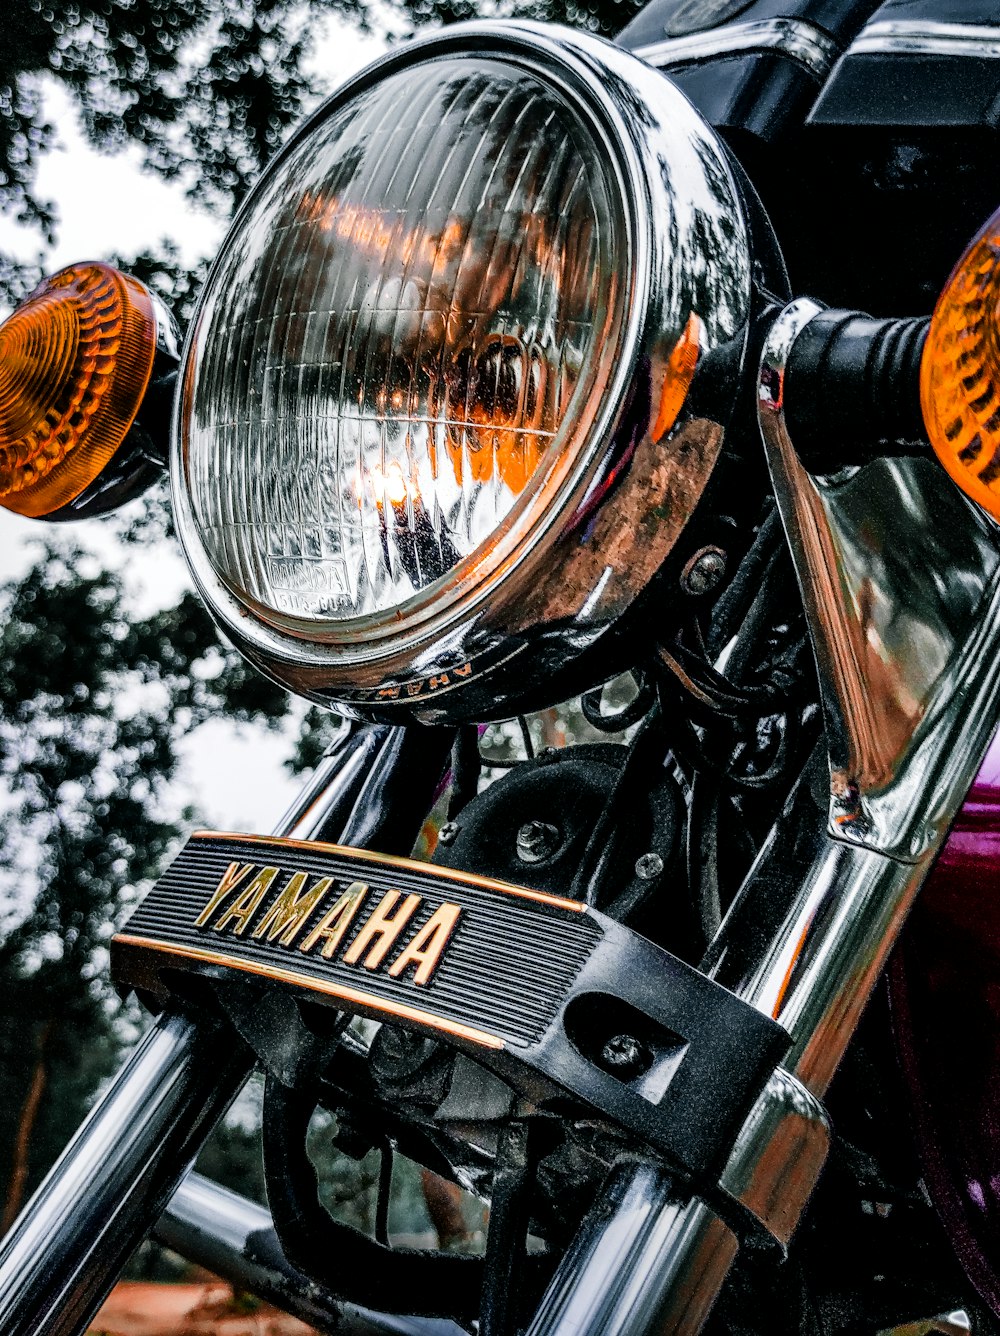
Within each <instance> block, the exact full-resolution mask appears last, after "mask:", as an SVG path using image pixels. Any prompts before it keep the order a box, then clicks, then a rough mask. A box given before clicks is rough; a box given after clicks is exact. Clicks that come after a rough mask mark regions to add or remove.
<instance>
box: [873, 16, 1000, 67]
mask: <svg viewBox="0 0 1000 1336" xmlns="http://www.w3.org/2000/svg"><path fill="white" fill-rule="evenodd" d="M847 54H848V55H849V56H864V55H883V56H884V55H907V56H979V57H981V58H982V59H984V60H1000V28H996V27H987V26H986V25H985V24H978V23H936V22H934V21H933V20H931V19H905V20H904V19H896V20H884V21H883V22H881V23H870V24H869V25H868V27H867V28H865V29H863V30H862V32H861V33H860V34H859V35H858V36H857V37H856V38H855V39H854V41H853V42H852V43H851V45H850V46H849V47H848V49H847Z"/></svg>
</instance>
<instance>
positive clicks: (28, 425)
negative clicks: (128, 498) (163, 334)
mask: <svg viewBox="0 0 1000 1336" xmlns="http://www.w3.org/2000/svg"><path fill="white" fill-rule="evenodd" d="M156 339H157V331H156V315H155V313H154V310H153V302H152V299H151V297H150V295H149V293H148V292H147V291H146V289H145V288H144V287H143V285H142V284H141V283H139V282H138V281H137V280H136V279H133V278H130V277H129V276H128V275H126V274H122V273H119V271H118V270H117V269H114V268H112V266H111V265H109V264H99V263H88V264H75V265H71V266H70V267H69V268H67V269H61V270H60V271H59V273H57V274H53V275H52V277H51V278H46V279H45V280H44V281H43V282H42V283H41V284H40V286H39V287H37V288H36V289H35V291H34V292H33V293H32V294H31V296H30V297H28V298H27V300H26V301H24V302H22V304H21V305H20V306H19V307H18V308H17V309H16V310H15V311H14V313H13V314H12V315H11V316H10V317H9V319H7V320H5V321H4V322H3V324H0V505H3V506H6V508H7V509H8V510H13V511H16V512H17V513H18V514H20V515H32V516H35V517H41V516H45V515H51V514H53V512H55V511H57V510H60V509H61V508H62V507H63V506H65V505H67V504H68V503H69V502H70V501H72V500H73V499H74V498H75V497H78V496H79V495H80V493H81V492H83V491H84V490H85V489H86V488H87V487H89V486H90V484H91V483H92V482H94V481H95V479H96V478H97V477H98V475H99V474H100V473H101V471H102V470H103V469H104V468H105V467H106V465H107V464H108V462H109V461H110V460H111V458H112V456H113V455H114V454H115V452H116V450H118V448H119V446H120V445H121V444H122V442H123V441H124V439H125V437H126V436H127V435H128V431H129V428H130V427H131V426H132V423H133V422H134V421H135V417H136V414H137V413H138V411H139V408H140V405H141V404H142V399H143V395H144V394H145V392H146V387H147V386H148V384H149V378H150V375H151V373H152V370H153V359H154V357H155V355H156Z"/></svg>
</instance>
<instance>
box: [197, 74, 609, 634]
mask: <svg viewBox="0 0 1000 1336" xmlns="http://www.w3.org/2000/svg"><path fill="white" fill-rule="evenodd" d="M619 196H620V192H619V190H618V188H617V187H616V185H615V183H614V181H613V180H612V168H611V167H610V166H609V164H608V157H607V154H606V152H605V151H604V150H603V148H602V145H601V144H600V143H599V142H598V135H597V133H596V132H594V131H593V130H592V129H590V128H588V126H587V124H586V123H585V122H584V121H583V119H582V118H581V116H580V114H579V110H578V109H577V108H573V107H570V105H569V104H568V103H567V101H566V100H565V98H564V96H563V95H562V94H561V92H560V91H559V90H558V88H557V87H555V86H554V85H551V84H549V83H547V82H543V80H542V78H541V77H539V76H536V75H535V74H534V73H532V72H531V71H529V70H526V69H525V68H523V67H521V66H518V65H515V64H514V63H513V62H507V61H504V60H499V59H489V60H486V59H479V58H476V57H475V56H462V57H456V58H453V59H451V60H448V61H440V60H439V61H433V62H427V63H421V64H416V65H413V66H411V67H409V68H404V69H402V70H399V71H397V72H395V73H392V74H390V75H389V76H388V77H385V78H384V79H382V80H381V81H380V82H377V83H375V84H374V85H373V86H370V87H368V88H367V89H364V90H363V91H362V92H360V93H359V94H357V95H356V96H354V97H353V98H351V100H349V101H348V102H347V103H346V104H344V105H340V106H337V105H336V103H334V104H333V108H332V110H331V111H330V112H329V113H327V114H326V115H325V117H322V118H321V119H320V120H319V121H318V122H314V123H313V124H312V126H311V127H310V130H309V131H308V132H307V133H306V134H304V135H303V137H302V138H301V139H300V140H299V141H297V143H296V144H295V145H293V147H292V148H291V150H290V151H289V152H288V153H287V154H286V156H285V158H284V159H283V161H282V163H281V164H280V167H279V168H278V170H276V171H273V172H272V173H271V174H270V175H269V176H268V177H267V178H266V179H265V181H264V182H263V183H262V186H261V188H260V189H259V190H258V191H257V192H256V193H255V195H254V196H253V197H252V200H251V203H250V206H249V209H248V212H247V213H245V214H244V216H243V217H242V218H241V225H240V226H239V227H238V228H237V229H235V230H234V233H233V234H232V236H231V239H230V241H229V243H228V246H227V249H226V250H225V251H224V253H223V255H222V256H221V257H220V260H219V262H218V264H217V266H216V268H215V269H214V271H213V275H212V278H211V279H210V283H209V288H208V291H207V292H206V295H205V298H204V301H203V304H202V307H201V311H200V315H199V320H198V324H197V328H196V331H195V335H194V343H193V347H192V355H190V356H189V358H188V363H187V377H186V384H185V392H184V397H183V407H182V422H181V441H182V449H183V455H182V459H183V468H184V472H185V484H186V489H187V492H188V496H189V498H190V505H191V510H192V514H193V518H194V521H195V524H196V526H197V529H198V533H199V537H200V542H201V544H202V546H203V549H204V552H205V555H206V557H207V558H208V561H209V562H210V564H211V566H212V568H213V569H214V570H215V572H216V573H217V575H218V576H219V577H220V578H221V579H222V581H223V582H224V583H225V584H226V585H227V586H228V587H229V588H230V590H231V591H232V592H233V593H234V594H235V595H236V597H237V598H238V599H240V601H241V602H243V603H245V604H247V605H249V606H250V607H252V608H253V609H254V610H255V611H256V613H257V615H258V616H259V617H261V619H262V620H264V621H266V622H270V623H271V624H272V625H274V626H276V627H279V628H281V629H283V630H286V631H290V632H292V633H293V634H294V633H299V634H301V635H305V636H308V637H310V638H312V639H323V638H330V639H338V638H340V637H342V636H343V635H344V634H345V633H349V632H350V631H351V630H352V626H351V624H352V623H353V624H354V628H356V629H357V631H358V632H359V634H368V635H371V634H373V633H374V634H377V627H378V623H379V622H380V621H385V620H386V619H387V617H388V619H389V620H391V622H392V624H393V625H394V627H396V628H398V626H399V625H400V622H401V621H404V620H405V619H406V618H407V616H409V615H411V614H413V613H414V612H416V611H419V609H420V608H421V607H425V606H428V605H429V604H430V603H431V602H432V601H433V602H434V606H435V609H436V610H439V609H440V607H441V605H442V602H444V601H446V600H447V597H448V591H449V589H452V590H455V591H461V589H462V588H463V587H464V586H465V584H466V583H467V579H466V577H469V576H471V575H474V576H475V578H476V579H481V578H484V577H485V576H487V575H488V574H489V573H490V572H491V571H492V570H494V569H497V568H498V567H499V566H500V565H501V564H502V563H503V562H504V560H505V559H507V558H508V557H509V556H510V554H511V553H512V552H513V551H514V549H515V548H516V545H517V542H518V540H519V538H520V537H521V535H522V534H523V533H525V532H527V531H528V530H529V529H530V527H531V524H532V522H533V515H534V512H535V509H536V508H537V506H538V505H540V504H542V503H541V502H540V501H539V497H540V494H541V493H542V491H543V489H545V488H546V484H547V482H549V481H550V480H555V479H558V478H559V477H561V476H564V475H565V473H566V472H567V470H568V469H569V468H570V467H571V466H572V462H573V454H574V451H573V449H572V439H573V435H574V431H575V430H576V428H577V426H578V424H579V423H581V422H582V421H584V420H585V419H587V417H588V413H589V409H590V406H591V404H592V402H593V401H596V400H598V399H599V397H600V395H601V393H602V391H603V389H604V387H605V385H606V382H607V380H608V378H609V376H610V375H611V374H612V372H613V369H614V361H615V354H616V346H617V340H618V335H619V325H620V319H621V316H620V312H621V310H622V308H623V306H624V303H623V302H622V301H621V299H620V294H619V292H618V290H617V288H616V284H617V283H618V282H619V280H618V279H617V278H616V274H618V273H620V272H621V269H622V266H621V265H620V263H616V260H619V259H620V256H621V255H622V253H623V251H624V250H625V248H626V247H627V240H626V236H625V232H626V228H625V224H624V221H623V215H622V210H621V203H620V197H619Z"/></svg>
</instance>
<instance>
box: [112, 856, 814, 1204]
mask: <svg viewBox="0 0 1000 1336" xmlns="http://www.w3.org/2000/svg"><path fill="white" fill-rule="evenodd" d="M112 969H113V972H114V975H115V978H116V979H117V981H118V982H119V983H120V984H123V985H126V986H129V987H132V988H135V989H137V990H138V991H139V992H140V993H141V994H144V995H146V996H147V997H148V998H149V999H150V1000H152V1001H153V1002H154V1004H156V1003H157V1002H160V1003H162V1001H164V1000H165V998H166V997H167V996H168V995H169V994H170V993H172V992H175V991H183V989H184V987H185V986H188V987H189V986H190V985H185V984H184V979H185V978H186V977H187V978H190V976H191V975H192V974H194V975H198V976H201V977H202V978H208V979H215V980H218V981H227V980H229V981H231V980H232V979H234V978H238V977H240V976H241V975H242V976H243V977H244V978H245V977H246V976H247V975H250V976H253V977H255V978H256V979H258V980H269V981H270V983H271V985H272V986H275V987H284V988H288V989H291V990H293V991H295V992H297V993H298V994H300V995H305V996H309V997H311V998H312V999H313V1000H315V1001H320V1002H326V1003H328V1004H329V1005H331V1006H333V1007H336V1008H337V1009H338V1010H339V1011H342V1012H350V1013H355V1014H360V1015H367V1016H371V1017H373V1018H375V1019H377V1020H382V1021H391V1022H393V1023H394V1024H398V1025H400V1026H403V1027H405V1028H409V1029H412V1030H416V1031H418V1032H421V1033H425V1034H430V1035H433V1036H434V1037H436V1038H439V1039H441V1038H445V1039H447V1040H448V1041H450V1042H451V1043H453V1044H455V1045H456V1046H457V1047H458V1048H460V1049H463V1050H464V1051H466V1052H468V1053H469V1054H471V1055H472V1056H473V1057H474V1058H475V1059H476V1060H477V1061H478V1062H481V1063H482V1064H484V1065H485V1066H486V1067H489V1068H491V1069H492V1070H493V1071H495V1072H496V1073H497V1074H498V1075H500V1076H501V1077H502V1078H503V1079H504V1080H506V1081H507V1082H509V1083H510V1085H511V1086H512V1087H513V1088H514V1089H515V1090H517V1091H518V1092H519V1093H520V1094H521V1095H522V1096H523V1097H524V1098H526V1099H528V1100H530V1101H531V1102H532V1103H533V1104H535V1105H536V1106H537V1107H539V1108H542V1109H544V1108H551V1109H555V1110H558V1109H565V1108H566V1107H567V1101H569V1103H570V1105H572V1103H573V1102H578V1103H582V1104H583V1105H585V1106H587V1107H589V1108H590V1109H591V1110H593V1111H594V1112H596V1113H598V1114H600V1115H603V1116H604V1117H605V1118H607V1119H609V1120H611V1121H612V1122H614V1123H615V1124H617V1125H618V1126H619V1127H621V1128H623V1129H625V1130H627V1131H628V1132H631V1133H633V1134H634V1135H636V1136H637V1137H638V1138H640V1139H642V1140H643V1141H645V1142H647V1143H648V1144H649V1145H651V1146H653V1147H654V1148H655V1149H656V1150H657V1151H658V1152H659V1153H660V1154H661V1155H663V1156H664V1157H665V1158H666V1160H667V1161H668V1162H669V1163H670V1164H671V1165H672V1166H673V1167H675V1168H677V1169H679V1170H681V1171H683V1172H684V1173H685V1174H687V1175H688V1176H690V1177H692V1178H693V1179H694V1180H695V1181H696V1182H701V1183H704V1184H706V1185H711V1184H712V1183H713V1182H714V1181H715V1180H717V1177H718V1174H719V1171H720V1170H721V1168H722V1165H723V1163H724V1161H725V1158H726V1156H727V1154H728V1152H729V1151H730V1149H731V1147H732V1144H733V1141H734V1140H735V1137H736V1135H737V1133H738V1131H739V1129H740V1127H741V1126H742V1124H743V1122H744V1120H745V1119H746V1117H747V1115H748V1113H749V1112H750V1109H751V1107H752V1105H753V1103H754V1101H755V1100H756V1099H757V1097H758V1095H759V1094H760V1092H761V1091H762V1090H763V1089H764V1086H765V1085H766V1083H767V1080H768V1078H769V1077H770V1075H771V1073H772V1072H773V1071H774V1069H775V1067H776V1066H777V1064H778V1063H779V1062H780V1061H781V1059H782V1057H783V1056H784V1054H785V1052H786V1051H787V1048H788V1044H789V1037H788V1034H787V1033H786V1031H785V1030H783V1029H782V1028H781V1026H779V1025H778V1024H776V1022H775V1021H773V1020H771V1019H770V1018H769V1017H767V1016H765V1015H763V1014H762V1013H761V1012H759V1011H757V1010H756V1009H755V1008H753V1007H751V1006H749V1005H747V1004H746V1003H744V1002H742V1001H741V1000H740V999H738V998H737V997H735V996H734V995H733V994H732V993H730V992H728V991H727V990H726V989H725V988H722V987H721V986H720V985H718V984H716V983H714V982H713V981H712V980H711V979H709V978H707V977H706V976H705V975H704V974H701V973H700V972H699V971H698V970H696V969H694V968H693V967H692V966H690V965H687V964H685V963H684V962H683V961H681V960H679V959H677V958H676V957H675V956H672V955H670V954H668V953H667V952H666V951H663V950H661V949H660V948H659V947H657V946H654V945H653V944H652V943H651V942H649V941H647V940H646V939H645V938H643V937H640V936H639V935H638V934H637V933H634V932H632V931H630V930H629V929H628V928H625V927H623V926H622V925H621V924H618V923H616V922H614V921H613V920H611V919H609V918H607V917H606V916H605V915H603V914H601V913H599V912H597V911H595V910H592V909H589V908H587V907H586V906H585V905H582V904H580V903H578V902H576V901H573V900H565V899H562V898H560V897H558V896H553V895H548V894H545V893H542V892H538V891H530V890H527V889H525V888H523V887H517V886H511V885H507V884H506V883H502V882H493V881H490V880H488V879H486V878H482V877H478V876H474V875H472V874H469V873H462V872H457V871H454V870H450V869H444V868H441V867H437V866H432V865H429V864H425V863H416V862H413V861H411V860H409V859H399V858H388V857H384V856H380V855H376V854H370V853H366V852H363V851H360V850H349V849H341V848H338V847H337V846H335V845H323V844H312V843H304V842H298V841H291V840H279V839H270V838H268V839H264V838H258V837H252V836H240V835H217V834H199V835H195V836H193V837H192V839H191V840H190V842H189V843H188V845H187V846H186V847H185V848H184V849H183V850H182V852H181V854H180V856H179V857H178V859H177V860H176V862H174V864H173V865H172V866H171V867H170V868H169V869H168V870H167V872H166V874H165V875H164V876H163V878H162V879H161V880H160V881H159V882H158V883H157V885H156V886H155V887H154V889H153V890H152V891H151V892H150V894H149V896H148V897H147V899H146V900H145V902H144V903H143V904H142V906H141V907H140V908H139V909H138V910H137V911H136V913H135V914H134V915H133V916H132V918H131V919H130V920H129V922H128V923H127V925H126V926H125V929H124V930H123V931H122V932H121V933H119V934H118V935H117V936H116V937H115V939H114V941H113V943H112Z"/></svg>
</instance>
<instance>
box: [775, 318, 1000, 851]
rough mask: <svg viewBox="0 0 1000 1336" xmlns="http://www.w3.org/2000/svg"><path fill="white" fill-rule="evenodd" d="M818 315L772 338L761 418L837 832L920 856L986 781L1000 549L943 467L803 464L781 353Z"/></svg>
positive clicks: (896, 462)
mask: <svg viewBox="0 0 1000 1336" xmlns="http://www.w3.org/2000/svg"><path fill="white" fill-rule="evenodd" d="M818 309H819V308H818V307H817V306H816V305H815V304H814V303H811V302H807V301H799V302H795V303H793V304H792V306H790V307H788V308H787V310H786V311H785V312H784V313H783V315H782V316H781V317H780V318H779V321H778V322H777V323H776V325H775V327H774V329H773V330H772V333H771V336H770V338H769V341H768V347H767V349H766V351H765V361H764V370H763V373H762V390H761V395H762V397H761V409H760V421H761V430H762V432H763V435H764V440H765V444H766V447H767V452H768V462H769V465H770V468H771V474H772V478H773V482H774V488H775V493H776V495H777V498H778V504H779V507H780V509H781V514H782V519H783V521H784V523H785V527H786V530H787V532H788V537H789V542H790V544H791V547H792V553H793V556H794V558H795V561H796V565H797V568H798V573H799V580H800V584H801V587H802V593H803V598H804V601H805V605H806V610H807V615H808V616H809V618H810V621H811V623H812V628H813V634H814V640H815V645H816V653H817V658H818V660H819V666H820V681H821V682H822V684H823V688H824V691H825V702H824V703H825V707H826V713H827V722H828V732H829V736H830V746H831V768H832V799H831V814H830V819H831V831H832V832H833V833H836V834H838V835H840V836H843V837H844V838H849V839H855V840H858V841H860V842H862V843H867V844H870V845H871V846H872V847H873V848H878V849H882V850H884V851H886V852H888V853H892V854H893V855H895V856H897V857H902V858H918V857H920V856H921V855H922V854H923V853H924V852H925V850H926V849H927V848H928V847H929V846H930V845H931V844H932V843H933V842H935V841H936V839H938V838H940V835H941V833H942V822H946V821H947V820H948V819H949V817H948V816H947V815H946V813H947V811H948V810H949V809H948V804H949V803H950V801H951V798H952V795H953V793H954V792H955V790H956V787H957V786H959V785H960V784H961V778H960V774H959V773H958V771H957V770H956V767H960V769H961V773H962V774H964V772H965V770H966V769H967V768H968V766H969V765H970V764H971V766H972V773H974V770H975V765H976V764H977V763H978V760H979V753H978V752H977V753H976V755H975V757H974V759H973V761H972V762H969V761H968V760H967V758H968V756H969V755H970V733H976V732H977V730H978V731H983V730H984V729H985V730H987V731H988V727H989V724H988V721H989V720H991V719H992V718H994V715H993V714H992V713H991V709H990V704H989V702H990V701H991V700H992V698H993V695H994V693H995V692H996V690H997V674H998V670H1000V655H998V653H997V646H996V643H995V642H996V639H997V633H996V630H995V628H996V627H997V625H998V618H997V609H998V607H1000V548H998V544H997V538H996V530H995V528H994V526H993V525H992V524H991V523H990V521H989V520H988V519H987V518H986V517H985V516H984V515H983V514H982V513H981V512H980V511H979V509H978V508H977V507H976V506H974V505H972V503H971V502H969V501H967V500H966V498H965V497H964V496H963V495H962V494H961V492H960V491H959V490H958V489H957V488H956V487H955V486H954V485H953V484H952V483H951V481H950V480H949V479H948V478H947V477H946V476H945V474H944V473H943V472H942V470H941V469H940V468H939V467H938V466H937V465H935V464H933V463H931V462H930V461H927V460H921V459H893V460H880V461H876V462H875V463H872V464H869V465H867V466H866V467H865V468H864V469H863V470H861V471H856V472H853V473H848V474H845V475H844V476H843V477H840V478H832V479H827V480H823V479H817V478H814V477H812V475H810V474H809V473H807V472H806V470H805V469H804V468H803V467H802V465H801V464H800V463H799V460H798V457H797V455H796V453H795V447H794V442H793V441H791V439H790V437H789V435H788V430H787V427H786V425H785V421H784V416H783V413H782V380H783V374H784V358H785V356H786V355H787V351H788V349H789V348H790V347H791V343H792V341H793V340H794V338H795V335H796V334H797V333H798V331H799V330H801V329H802V328H803V326H804V325H805V324H806V323H807V322H808V320H809V319H811V317H812V316H813V315H814V314H815V313H816V311H817V310H818ZM984 720H985V721H986V722H984ZM959 739H961V741H962V745H961V747H958V746H954V745H949V743H951V744H954V743H957V742H958V741H959ZM986 741H988V738H987V737H984V738H983V746H984V747H985V745H986ZM974 750H975V749H974V748H973V751H974ZM956 757H961V758H962V759H961V761H960V762H959V761H958V760H956V759H955V758H956ZM968 778H969V780H971V773H970V775H969V777H968ZM963 791H964V790H963Z"/></svg>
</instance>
